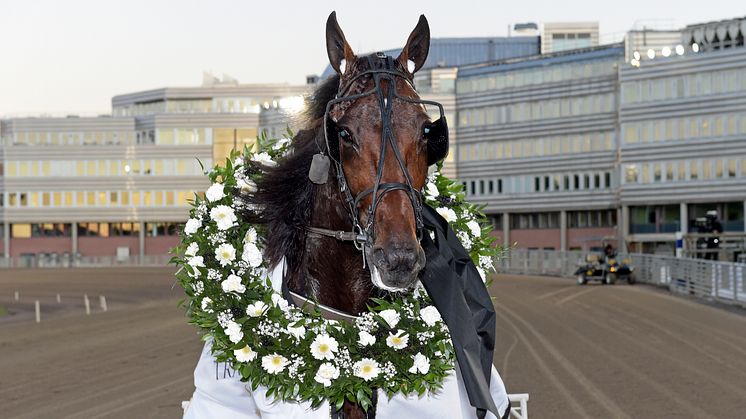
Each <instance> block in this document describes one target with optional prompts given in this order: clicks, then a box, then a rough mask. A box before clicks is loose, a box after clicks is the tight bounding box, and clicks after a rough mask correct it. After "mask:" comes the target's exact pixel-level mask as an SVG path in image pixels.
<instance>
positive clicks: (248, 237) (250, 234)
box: [243, 227, 257, 243]
mask: <svg viewBox="0 0 746 419" xmlns="http://www.w3.org/2000/svg"><path fill="white" fill-rule="evenodd" d="M256 237H257V234H256V229H255V228H254V227H249V229H248V230H247V231H246V234H244V236H243V242H244V243H256Z"/></svg>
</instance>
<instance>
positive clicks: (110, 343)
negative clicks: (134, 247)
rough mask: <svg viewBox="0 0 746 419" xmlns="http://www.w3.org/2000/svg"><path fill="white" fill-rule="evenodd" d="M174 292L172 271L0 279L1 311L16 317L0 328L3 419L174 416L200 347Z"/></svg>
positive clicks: (27, 274)
mask: <svg viewBox="0 0 746 419" xmlns="http://www.w3.org/2000/svg"><path fill="white" fill-rule="evenodd" d="M172 285H173V270H172V269H146V268H133V269H128V268H123V269H116V270H113V269H82V270H59V271H47V270H42V271H38V270H37V271H2V272H0V296H1V297H0V305H3V306H5V307H8V308H10V310H11V312H13V313H15V314H14V315H11V316H6V318H4V319H0V371H2V373H0V406H2V407H0V417H3V418H19V419H20V418H29V419H30V418H104V417H106V418H178V417H180V414H181V401H182V400H188V399H189V397H190V396H191V393H192V391H193V390H194V387H193V385H192V372H193V370H194V366H195V364H196V361H197V358H198V357H199V352H200V349H201V346H202V345H201V342H200V340H199V337H198V336H197V334H196V329H195V328H194V327H192V326H189V325H187V324H186V320H185V318H184V312H183V310H182V309H180V308H177V307H176V305H177V302H178V300H179V299H180V298H182V295H183V292H182V291H181V289H180V288H178V287H176V288H174V289H173V290H172V289H171V286H172ZM16 289H18V290H19V291H20V295H21V301H20V302H18V303H16V302H14V301H13V292H14V291H15V290H16ZM57 292H60V293H61V294H62V304H61V305H57V303H56V293H57ZM84 293H88V295H89V296H90V297H91V306H92V314H91V315H90V316H86V315H85V311H84V308H83V307H84V306H83V297H82V296H83V294H84ZM98 295H106V297H107V302H108V306H109V311H108V312H106V313H104V312H102V311H101V310H100V307H99V305H98ZM35 299H39V300H40V301H41V304H42V322H41V323H40V324H36V323H34V320H33V311H32V310H33V301H34V300H35ZM29 307H30V309H29Z"/></svg>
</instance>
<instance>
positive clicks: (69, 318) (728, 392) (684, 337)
mask: <svg viewBox="0 0 746 419" xmlns="http://www.w3.org/2000/svg"><path fill="white" fill-rule="evenodd" d="M171 274H172V270H170V269H146V268H118V269H77V270H71V269H67V270H2V271H0V306H3V307H5V308H7V309H9V310H10V312H11V313H12V314H11V315H7V316H2V317H0V417H2V418H103V417H107V418H178V417H180V412H181V407H180V404H181V401H182V400H186V399H188V398H189V396H190V394H191V392H192V391H193V386H192V375H191V374H192V370H193V368H194V365H195V362H196V360H197V357H198V355H199V350H200V348H201V343H200V341H199V338H198V336H197V334H196V330H195V329H194V328H193V327H191V326H189V325H187V324H186V322H185V318H184V316H183V310H182V309H179V308H177V307H176V303H177V301H178V300H179V299H180V298H181V297H182V292H181V290H180V289H179V288H178V287H176V288H174V289H173V290H172V289H171V287H172V285H173V279H172V276H171ZM16 290H18V291H19V292H20V301H19V302H15V301H14V300H13V292H14V291H16ZM57 292H60V293H61V297H62V303H61V304H57V302H56V293H57ZM84 293H88V295H89V296H90V297H91V298H90V300H91V307H92V314H91V315H90V316H86V315H85V312H84V306H83V297H82V296H83V294H84ZM493 293H494V295H496V296H497V301H496V305H497V307H498V342H497V347H496V352H495V365H496V366H497V367H498V369H499V370H500V372H501V374H502V375H503V378H504V379H505V382H506V385H507V387H508V390H509V391H510V392H511V393H522V392H527V393H530V397H531V399H530V401H529V417H530V418H531V419H537V418H540V419H544V418H635V419H638V418H740V417H744V413H743V412H745V411H746V316H744V315H742V314H741V313H739V312H733V311H728V310H724V309H721V308H717V307H711V306H708V305H704V304H701V303H698V302H694V301H690V300H688V299H684V298H680V297H675V296H671V295H669V294H667V293H665V292H662V291H659V290H656V289H653V288H650V287H645V286H634V287H630V286H624V285H617V286H613V287H610V286H600V285H590V286H585V287H578V286H576V285H574V283H573V282H572V281H570V280H565V279H557V278H536V277H518V276H499V277H498V278H497V279H496V281H495V284H494V286H493ZM99 295H106V297H107V302H108V305H109V311H108V312H106V313H103V312H101V310H100V307H99V304H98V301H99V300H98V296H99ZM36 299H39V300H40V302H41V306H42V322H41V324H35V323H34V318H33V302H34V300H36ZM439 419H440V418H439ZM443 419H447V418H443Z"/></svg>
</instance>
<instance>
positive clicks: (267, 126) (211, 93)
mask: <svg viewBox="0 0 746 419" xmlns="http://www.w3.org/2000/svg"><path fill="white" fill-rule="evenodd" d="M307 88H308V87H307V86H291V85H239V84H237V83H229V84H218V85H216V84H212V85H207V86H201V87H189V88H163V89H156V90H148V91H143V92H137V93H132V94H126V95H120V96H116V97H114V98H113V100H112V116H102V117H92V118H78V117H67V118H14V119H6V120H3V121H2V122H1V123H0V137H1V138H2V156H3V157H2V158H3V160H2V163H3V174H4V176H3V178H2V179H3V182H2V194H1V195H0V199H1V200H2V205H0V208H2V216H3V223H2V233H3V242H2V250H1V251H2V254H3V255H4V256H5V258H6V259H8V258H11V259H13V260H14V261H20V264H21V265H33V264H42V263H46V262H49V263H60V262H63V263H66V262H70V261H72V260H76V259H77V260H82V259H96V258H104V259H105V258H108V259H114V260H119V261H129V262H131V261H133V260H134V261H137V260H147V259H148V258H154V257H160V258H162V257H163V256H164V255H166V254H167V253H168V249H170V248H171V247H173V246H175V245H176V244H177V243H178V232H179V230H180V226H181V224H182V223H183V222H184V221H185V219H186V217H187V214H188V208H189V206H188V200H190V199H192V198H193V196H194V193H195V191H203V190H205V189H206V187H207V186H208V185H207V184H206V180H205V177H204V174H203V168H202V165H204V167H211V166H212V165H213V164H214V163H217V162H221V161H223V159H225V157H226V156H227V155H228V154H229V153H230V151H231V150H232V149H240V148H243V147H244V146H245V145H249V146H250V145H252V144H253V143H254V141H255V140H256V137H257V135H258V134H259V133H261V132H262V131H265V132H267V133H268V134H270V135H282V134H283V133H284V132H285V129H286V128H287V123H288V119H287V111H291V110H294V109H295V108H297V107H299V106H301V105H302V98H301V96H300V95H301V94H303V93H305V91H306V90H307ZM14 263H19V262H14Z"/></svg>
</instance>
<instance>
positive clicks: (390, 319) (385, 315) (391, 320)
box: [378, 308, 401, 329]
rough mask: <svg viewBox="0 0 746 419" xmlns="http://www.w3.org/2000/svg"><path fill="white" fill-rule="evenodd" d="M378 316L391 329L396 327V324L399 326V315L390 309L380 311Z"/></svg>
mask: <svg viewBox="0 0 746 419" xmlns="http://www.w3.org/2000/svg"><path fill="white" fill-rule="evenodd" d="M378 315H379V316H381V318H382V319H383V320H385V321H386V323H388V325H389V327H391V328H392V329H393V328H394V327H396V325H397V324H399V319H400V318H401V317H400V316H399V313H397V312H396V311H395V310H392V309H390V308H389V309H386V310H383V311H381V312H380V313H378Z"/></svg>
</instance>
